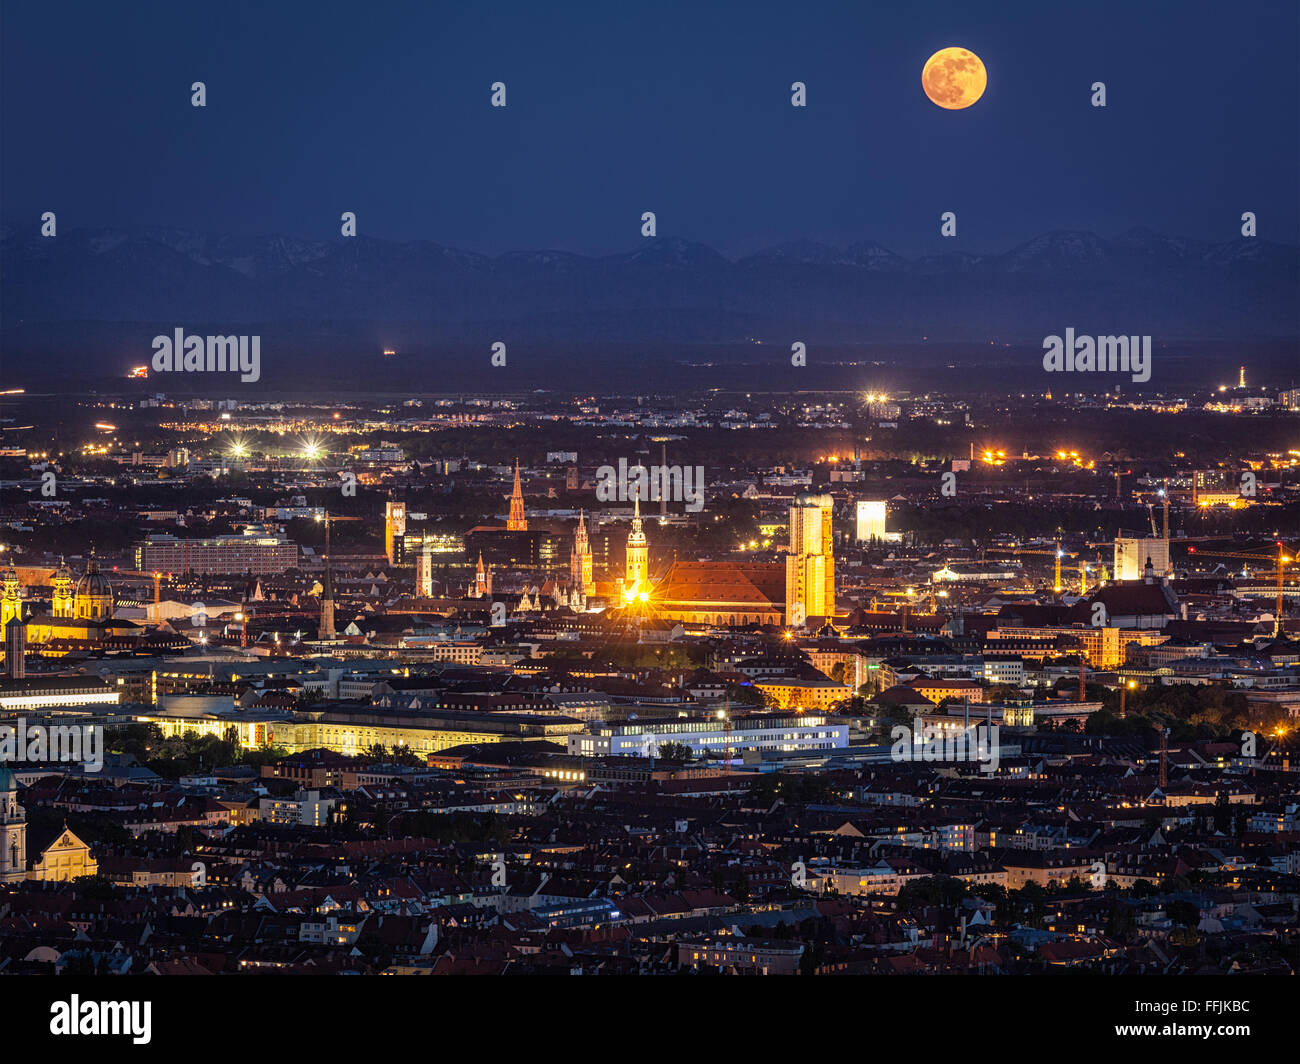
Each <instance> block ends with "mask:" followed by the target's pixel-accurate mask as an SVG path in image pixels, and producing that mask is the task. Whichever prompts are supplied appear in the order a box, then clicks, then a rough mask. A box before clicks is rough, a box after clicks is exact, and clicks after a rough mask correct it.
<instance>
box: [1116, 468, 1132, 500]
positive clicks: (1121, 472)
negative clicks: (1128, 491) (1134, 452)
mask: <svg viewBox="0 0 1300 1064" xmlns="http://www.w3.org/2000/svg"><path fill="white" fill-rule="evenodd" d="M1132 475H1133V470H1131V469H1117V470H1115V472H1114V473H1112V474H1111V476H1113V477H1114V478H1115V498H1117V499H1119V498H1122V497H1123V492H1122V490H1121V485H1120V477H1131V476H1132Z"/></svg>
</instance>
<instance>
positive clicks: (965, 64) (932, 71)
mask: <svg viewBox="0 0 1300 1064" xmlns="http://www.w3.org/2000/svg"><path fill="white" fill-rule="evenodd" d="M988 81H989V79H988V74H987V72H986V71H985V70H984V64H983V63H982V62H980V57H979V56H977V55H976V54H975V53H974V52H968V51H967V50H966V49H965V48H941V49H939V51H937V52H935V53H934V55H932V56H930V58H929V59H927V60H926V61H925V69H923V70H922V71H921V87H922V88H923V89H925V94H926V95H927V96H928V97H930V99H931V100H933V101H934V102H935V103H937V104H938V105H939V106H940V107H946V108H947V109H948V110H949V111H959V110H961V109H962V108H963V107H969V106H970V105H971V104H973V103H974V102H975V101H976V100H978V99H979V98H980V97H981V96H983V95H984V87H985V86H986V85H987V84H988Z"/></svg>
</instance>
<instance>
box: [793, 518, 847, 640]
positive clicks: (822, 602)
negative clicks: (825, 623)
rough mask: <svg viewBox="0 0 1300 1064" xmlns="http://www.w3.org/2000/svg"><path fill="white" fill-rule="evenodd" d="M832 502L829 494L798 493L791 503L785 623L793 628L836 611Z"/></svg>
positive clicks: (829, 616) (831, 614) (826, 616)
mask: <svg viewBox="0 0 1300 1064" xmlns="http://www.w3.org/2000/svg"><path fill="white" fill-rule="evenodd" d="M833 506H834V502H833V500H832V499H831V497H830V496H829V495H799V496H797V497H796V498H795V500H794V504H793V505H792V506H791V507H790V543H789V547H788V548H787V551H786V556H785V623H786V625H787V626H788V627H790V628H800V627H802V626H803V625H804V624H805V623H806V622H807V621H808V619H809V618H812V617H824V618H826V619H828V620H829V619H830V618H831V617H833V616H834V614H835V555H834V547H833V542H832V525H831V512H832V509H833Z"/></svg>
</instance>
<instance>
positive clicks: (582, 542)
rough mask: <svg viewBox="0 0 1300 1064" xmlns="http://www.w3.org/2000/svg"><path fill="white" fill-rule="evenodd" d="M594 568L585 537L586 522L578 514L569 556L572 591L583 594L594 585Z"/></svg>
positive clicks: (581, 515)
mask: <svg viewBox="0 0 1300 1064" xmlns="http://www.w3.org/2000/svg"><path fill="white" fill-rule="evenodd" d="M594 577H595V566H594V565H593V560H592V556H591V541H590V539H589V538H588V537H587V522H586V519H585V517H584V515H583V514H582V513H581V512H579V514H578V527H577V528H576V529H575V530H574V533H573V550H572V551H571V552H570V554H569V579H570V581H571V583H572V585H573V589H574V590H575V591H577V592H578V593H579V594H583V593H585V592H586V591H587V589H588V588H590V587H591V586H592V584H593V583H594Z"/></svg>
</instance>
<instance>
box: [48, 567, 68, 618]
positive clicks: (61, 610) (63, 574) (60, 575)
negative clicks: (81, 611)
mask: <svg viewBox="0 0 1300 1064" xmlns="http://www.w3.org/2000/svg"><path fill="white" fill-rule="evenodd" d="M53 583H54V601H53V602H52V603H51V607H50V612H51V613H52V614H54V616H55V617H71V616H72V606H73V596H72V570H71V569H69V568H68V566H67V564H66V563H65V562H63V561H60V562H59V567H58V568H57V569H55V570H54V579H53Z"/></svg>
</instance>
